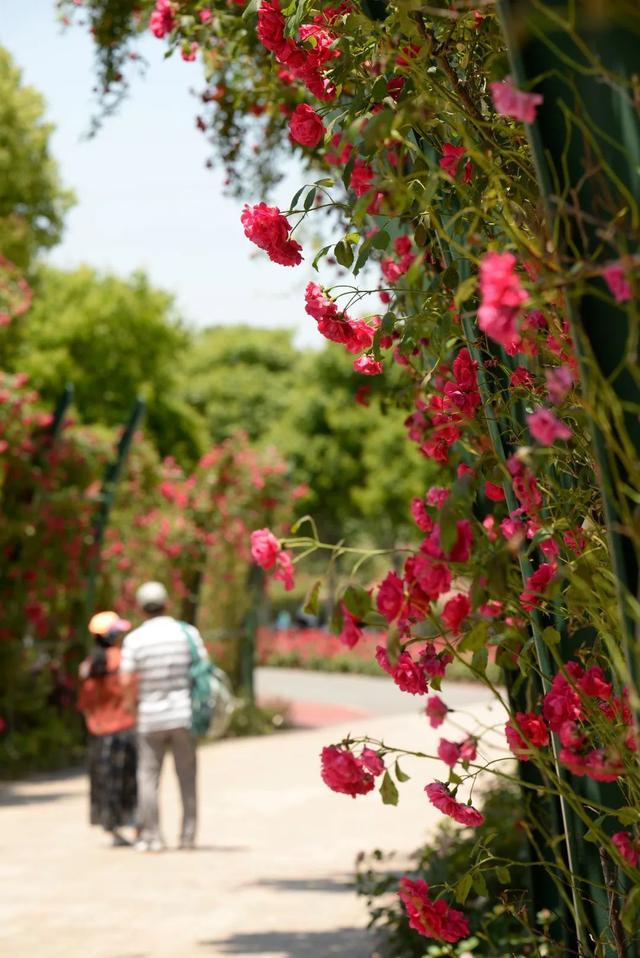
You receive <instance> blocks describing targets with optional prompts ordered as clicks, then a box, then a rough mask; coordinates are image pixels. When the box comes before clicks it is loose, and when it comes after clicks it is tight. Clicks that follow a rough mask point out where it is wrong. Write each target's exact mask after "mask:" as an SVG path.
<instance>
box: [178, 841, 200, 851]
mask: <svg viewBox="0 0 640 958" xmlns="http://www.w3.org/2000/svg"><path fill="white" fill-rule="evenodd" d="M195 847H196V843H195V839H193V838H181V839H180V844H179V845H178V848H179V849H180V851H182V852H192V851H193V850H194V848H195Z"/></svg>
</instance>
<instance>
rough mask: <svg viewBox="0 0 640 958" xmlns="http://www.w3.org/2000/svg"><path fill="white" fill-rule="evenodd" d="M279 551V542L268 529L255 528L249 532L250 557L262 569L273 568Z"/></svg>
mask: <svg viewBox="0 0 640 958" xmlns="http://www.w3.org/2000/svg"><path fill="white" fill-rule="evenodd" d="M279 552H280V543H279V542H278V540H277V539H276V537H275V536H274V534H273V532H271V530H270V529H256V530H255V531H254V532H252V533H251V557H252V558H253V561H254V562H257V564H258V565H260V566H262V568H263V569H266V570H268V569H271V568H273V566H274V565H275V562H276V558H277V556H278V553H279Z"/></svg>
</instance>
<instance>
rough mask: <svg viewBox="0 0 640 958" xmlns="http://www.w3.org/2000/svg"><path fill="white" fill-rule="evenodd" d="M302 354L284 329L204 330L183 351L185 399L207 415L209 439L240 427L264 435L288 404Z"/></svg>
mask: <svg viewBox="0 0 640 958" xmlns="http://www.w3.org/2000/svg"><path fill="white" fill-rule="evenodd" d="M300 356H301V354H300V353H299V351H297V350H296V349H295V348H294V346H293V345H292V343H291V333H290V332H289V331H288V330H285V329H255V328H253V327H251V326H214V327H211V328H210V329H205V330H203V331H202V332H201V333H198V334H196V335H195V336H194V337H193V338H192V340H191V343H190V346H189V349H188V351H187V353H186V355H185V360H184V385H183V396H184V399H185V400H186V402H188V403H189V405H190V406H192V407H193V408H194V409H196V410H197V411H198V412H199V413H200V414H201V415H202V416H203V417H204V418H205V419H206V422H207V427H208V430H209V436H210V439H211V440H212V441H213V442H220V441H222V440H223V439H226V438H227V437H228V436H230V435H233V433H235V432H238V431H239V430H241V431H242V432H245V433H246V434H247V436H248V437H249V439H251V440H262V439H264V437H265V436H266V435H268V434H269V433H270V432H271V431H272V430H273V426H274V423H275V422H277V421H278V420H279V419H280V417H281V416H282V415H283V413H284V412H285V410H286V408H287V406H288V405H289V402H290V390H291V389H292V387H293V384H294V382H295V381H296V379H297V372H296V369H297V365H298V363H299V361H300Z"/></svg>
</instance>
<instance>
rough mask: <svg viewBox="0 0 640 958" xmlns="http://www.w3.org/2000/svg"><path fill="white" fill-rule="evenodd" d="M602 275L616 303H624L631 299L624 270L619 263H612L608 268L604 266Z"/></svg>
mask: <svg viewBox="0 0 640 958" xmlns="http://www.w3.org/2000/svg"><path fill="white" fill-rule="evenodd" d="M602 275H603V277H604V281H605V283H606V284H607V286H608V287H609V289H610V291H611V294H612V296H613V298H614V299H615V301H616V303H625V302H626V301H627V300H628V299H631V297H632V295H633V293H632V291H631V286H630V285H629V283H628V282H627V280H626V279H625V275H624V269H623V268H622V266H621V265H620V263H612V264H611V265H610V266H606V267H605V268H604V269H603V270H602Z"/></svg>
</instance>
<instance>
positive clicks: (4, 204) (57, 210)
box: [0, 47, 73, 270]
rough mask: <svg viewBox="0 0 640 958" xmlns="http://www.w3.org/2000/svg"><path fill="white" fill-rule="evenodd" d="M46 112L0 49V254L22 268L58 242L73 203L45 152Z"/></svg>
mask: <svg viewBox="0 0 640 958" xmlns="http://www.w3.org/2000/svg"><path fill="white" fill-rule="evenodd" d="M44 113H45V103H44V99H43V97H42V96H41V94H40V93H38V91H37V90H34V89H33V87H29V86H23V84H22V82H21V73H20V70H19V69H18V68H17V67H16V66H15V65H14V63H13V60H12V58H11V56H10V54H9V53H8V52H7V50H5V49H4V48H2V47H0V251H1V252H2V255H3V257H5V258H6V259H8V260H10V261H11V262H12V263H15V265H16V266H18V267H20V268H21V269H23V270H27V269H28V268H29V267H30V265H31V264H32V262H33V260H34V258H35V256H36V255H37V254H38V253H39V252H40V251H42V250H45V249H49V248H51V247H52V246H55V244H56V243H58V242H59V241H60V237H61V235H62V227H63V222H64V216H65V213H66V211H67V210H68V209H69V207H70V206H71V204H72V202H73V194H72V193H71V192H69V191H68V190H65V189H64V188H63V186H62V183H61V180H60V174H59V170H58V164H57V162H56V160H55V159H54V158H53V156H52V155H51V153H50V150H49V143H50V139H51V134H52V132H53V126H52V125H51V124H50V123H47V122H45V120H44Z"/></svg>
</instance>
